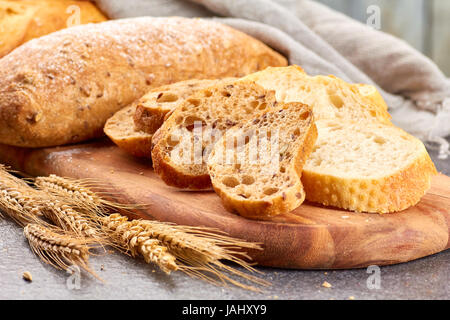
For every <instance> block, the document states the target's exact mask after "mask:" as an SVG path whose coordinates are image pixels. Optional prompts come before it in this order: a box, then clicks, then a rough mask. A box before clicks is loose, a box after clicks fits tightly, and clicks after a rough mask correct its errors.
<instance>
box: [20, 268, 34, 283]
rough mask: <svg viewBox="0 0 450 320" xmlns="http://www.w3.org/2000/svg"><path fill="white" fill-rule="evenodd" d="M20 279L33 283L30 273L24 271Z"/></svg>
mask: <svg viewBox="0 0 450 320" xmlns="http://www.w3.org/2000/svg"><path fill="white" fill-rule="evenodd" d="M22 278H23V279H24V280H25V281H28V282H32V281H33V277H32V276H31V273H30V272H29V271H25V272H24V273H23V274H22Z"/></svg>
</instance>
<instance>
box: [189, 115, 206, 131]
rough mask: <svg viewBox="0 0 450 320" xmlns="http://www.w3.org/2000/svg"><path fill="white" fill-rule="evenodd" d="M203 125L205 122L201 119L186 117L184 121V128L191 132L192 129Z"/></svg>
mask: <svg viewBox="0 0 450 320" xmlns="http://www.w3.org/2000/svg"><path fill="white" fill-rule="evenodd" d="M204 125H205V122H204V121H203V119H202V118H200V117H197V116H187V117H186V118H185V119H184V126H185V127H186V129H187V130H189V131H192V130H194V127H195V126H196V127H203V126H204Z"/></svg>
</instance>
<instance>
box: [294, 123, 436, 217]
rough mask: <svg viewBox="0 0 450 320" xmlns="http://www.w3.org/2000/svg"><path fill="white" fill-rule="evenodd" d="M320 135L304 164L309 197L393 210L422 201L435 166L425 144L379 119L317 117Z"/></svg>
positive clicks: (341, 204) (355, 208) (346, 205)
mask: <svg viewBox="0 0 450 320" xmlns="http://www.w3.org/2000/svg"><path fill="white" fill-rule="evenodd" d="M316 125H317V129H318V132H319V137H318V139H317V142H316V145H315V147H314V151H313V153H312V154H311V156H310V158H309V159H308V161H307V162H306V164H305V166H304V168H303V175H302V182H303V185H304V187H305V192H306V199H307V200H309V201H313V202H318V203H321V204H323V205H327V206H335V207H339V208H343V209H349V210H353V211H359V212H377V213H388V212H396V211H401V210H404V209H406V208H408V207H410V206H413V205H415V204H416V203H417V202H419V200H420V198H421V197H422V196H423V195H424V194H425V192H426V191H427V190H428V189H429V188H430V183H431V177H432V176H433V175H434V174H436V169H435V167H434V165H433V162H432V161H431V159H430V157H429V155H428V153H427V151H426V149H425V146H424V145H423V143H422V142H421V141H420V140H418V139H416V138H414V137H413V136H411V135H410V134H408V133H406V132H405V131H403V130H402V129H400V128H397V127H395V126H392V125H386V124H382V123H379V122H356V121H346V122H342V121H337V120H318V121H316Z"/></svg>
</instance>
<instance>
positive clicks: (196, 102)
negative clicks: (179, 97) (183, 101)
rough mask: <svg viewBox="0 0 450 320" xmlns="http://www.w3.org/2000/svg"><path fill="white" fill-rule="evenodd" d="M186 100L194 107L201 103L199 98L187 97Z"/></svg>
mask: <svg viewBox="0 0 450 320" xmlns="http://www.w3.org/2000/svg"><path fill="white" fill-rule="evenodd" d="M187 102H188V103H190V104H192V105H193V106H194V107H198V106H199V105H200V103H201V101H200V100H199V99H188V100H187Z"/></svg>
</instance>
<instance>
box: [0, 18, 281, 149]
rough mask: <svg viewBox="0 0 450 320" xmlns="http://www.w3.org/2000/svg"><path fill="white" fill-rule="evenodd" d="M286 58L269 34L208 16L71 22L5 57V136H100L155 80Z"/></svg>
mask: <svg viewBox="0 0 450 320" xmlns="http://www.w3.org/2000/svg"><path fill="white" fill-rule="evenodd" d="M286 63H287V62H286V59H285V58H283V57H282V56H281V55H279V54H278V53H276V52H274V51H273V50H272V49H270V48H269V47H267V46H266V45H264V44H263V43H262V42H260V41H258V40H256V39H253V38H251V37H249V36H247V35H245V34H244V33H242V32H239V31H237V30H234V29H232V28H230V27H228V26H225V25H222V24H219V23H217V22H214V21H209V20H202V19H187V18H176V17H172V18H152V17H142V18H132V19H124V20H114V21H107V22H102V23H97V24H89V25H83V26H77V27H72V28H67V29H64V30H61V31H57V32H54V33H51V34H49V35H46V36H43V37H40V38H37V39H33V40H30V41H28V42H27V43H25V44H23V45H22V46H20V47H19V48H17V49H15V50H14V51H13V52H11V53H10V54H8V55H6V56H5V57H3V58H2V59H0V143H3V144H9V145H16V146H22V147H44V146H54V145H61V144H66V143H75V142H79V141H83V140H86V139H90V138H95V137H99V136H101V135H103V126H104V124H105V122H106V120H107V119H108V118H110V117H111V116H112V115H113V114H114V113H115V112H116V111H118V110H120V109H122V108H124V107H125V106H127V105H129V104H130V103H132V102H133V101H135V100H136V99H138V98H140V97H141V96H143V95H144V94H145V93H146V92H148V91H149V90H150V89H152V88H155V87H158V86H161V85H164V84H169V83H173V82H177V81H181V80H188V79H214V78H223V77H228V76H237V77H240V76H243V75H246V74H249V73H252V72H254V71H257V70H261V69H264V68H266V67H267V66H282V65H286Z"/></svg>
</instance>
